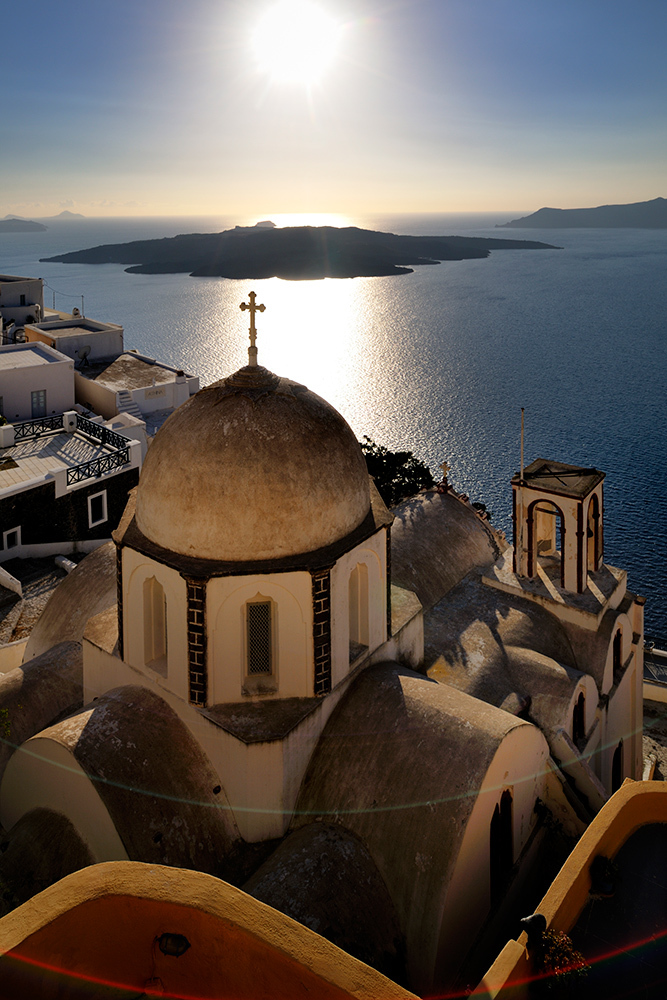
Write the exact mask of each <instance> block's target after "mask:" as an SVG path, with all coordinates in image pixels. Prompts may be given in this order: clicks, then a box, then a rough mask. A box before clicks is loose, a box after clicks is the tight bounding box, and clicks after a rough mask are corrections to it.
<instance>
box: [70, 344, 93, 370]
mask: <svg viewBox="0 0 667 1000" xmlns="http://www.w3.org/2000/svg"><path fill="white" fill-rule="evenodd" d="M91 350H92V348H91V346H90V344H87V345H86V346H85V347H80V348H79V350H78V351H75V352H74V353H75V354H76V356H77V357H78V358H79V360H80V361H81V368H83V366H84V365H87V364H88V363H89V362H88V355H89V354H90V352H91Z"/></svg>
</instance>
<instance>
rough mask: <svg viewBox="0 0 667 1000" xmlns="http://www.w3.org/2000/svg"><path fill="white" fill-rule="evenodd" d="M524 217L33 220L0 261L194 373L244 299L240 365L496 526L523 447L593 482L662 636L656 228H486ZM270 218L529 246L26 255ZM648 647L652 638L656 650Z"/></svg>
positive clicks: (232, 352)
mask: <svg viewBox="0 0 667 1000" xmlns="http://www.w3.org/2000/svg"><path fill="white" fill-rule="evenodd" d="M525 214H527V213H526V212H516V213H502V214H501V213H487V214H474V215H473V214H468V215H460V214H457V215H452V214H433V215H426V214H423V215H393V216H392V215H387V216H372V217H371V216H368V217H362V216H342V215H338V216H287V215H273V216H263V217H258V216H255V217H248V216H233V215H227V216H211V217H206V218H204V217H197V218H184V217H173V218H154V217H153V218H126V219H121V218H113V219H108V218H104V219H90V218H86V219H76V220H66V221H63V220H57V221H48V222H46V223H45V224H46V225H47V226H48V229H47V231H46V232H42V233H2V234H0V272H2V273H5V274H20V275H24V276H31V277H34V276H39V277H42V278H43V279H44V281H45V304H46V305H47V306H54V305H55V307H56V308H58V309H66V310H68V311H71V309H72V308H73V307H74V306H77V307H78V308H79V309H81V310H82V311H83V313H84V315H86V316H88V317H90V318H92V319H96V320H102V321H107V322H113V323H119V324H121V325H122V326H123V327H124V329H125V345H126V347H127V348H133V347H134V348H136V349H137V350H138V351H140V352H142V353H145V354H148V355H151V356H153V357H156V358H158V359H159V360H161V361H165V362H167V363H169V364H171V365H175V366H177V367H178V368H183V369H185V370H186V371H187V372H188V373H190V374H195V375H198V376H199V378H200V381H201V384H202V385H206V384H209V383H211V382H213V381H215V380H216V379H219V378H222V377H224V376H225V375H227V374H229V373H230V372H232V371H234V370H236V369H237V368H239V367H240V366H242V365H244V364H246V363H247V346H248V335H247V327H248V318H247V313H245V314H244V313H242V312H241V311H240V309H239V305H240V303H241V302H243V301H244V300H246V299H247V296H248V292H249V291H251V290H253V291H255V292H256V293H257V296H258V301H260V302H263V303H264V304H265V306H266V311H265V312H264V313H263V314H262V315H261V316H260V317H258V331H259V333H258V339H257V345H258V348H259V361H260V364H263V365H265V366H266V367H268V368H270V369H271V370H272V371H275V372H277V373H278V374H280V375H285V376H288V377H289V378H292V379H295V380H297V381H300V382H303V383H305V384H306V385H307V386H308V387H309V388H310V389H312V390H314V391H315V392H317V393H319V394H320V395H321V396H323V397H324V398H326V399H327V400H329V401H330V402H331V403H333V405H334V406H336V407H337V408H338V409H339V410H340V412H341V413H342V414H343V415H344V416H345V418H346V419H347V421H348V422H349V423H350V425H351V426H352V428H353V430H354V431H355V433H356V434H357V436H358V437H359V438H362V437H363V436H364V435H368V436H369V437H370V438H372V439H373V440H374V441H376V442H377V443H378V444H382V445H386V446H387V447H389V448H391V449H401V450H404V449H407V450H410V451H413V452H414V453H415V455H416V456H417V457H418V458H420V459H422V460H423V461H424V462H426V463H427V464H428V465H429V466H430V468H431V470H432V471H433V473H434V475H436V476H438V478H439V476H440V471H439V466H440V465H441V463H443V462H445V461H446V462H447V463H448V464H449V466H450V467H451V471H450V473H449V480H450V482H452V483H453V485H454V486H455V487H456V488H457V489H458V490H460V491H462V492H465V493H467V494H469V496H470V498H471V500H477V501H481V502H483V503H485V504H486V505H487V507H488V508H489V510H490V511H491V514H492V521H493V523H494V524H495V525H496V526H497V527H499V528H502V529H503V530H504V531H505V532H506V534H507V535H508V537H510V538H511V501H512V497H511V487H510V479H511V477H512V475H513V474H514V473H515V472H517V471H518V470H519V465H520V419H521V407H524V409H525V458H526V464H528V463H529V462H530V461H532V460H533V459H535V458H538V457H541V458H546V459H554V460H557V461H562V462H569V463H573V464H580V465H584V466H595V467H596V468H598V469H601V470H603V471H604V472H605V473H606V479H605V487H604V489H605V509H604V518H605V561H606V562H608V563H611V564H612V565H615V566H620V567H623V568H624V569H626V570H627V571H628V578H629V586H630V588H631V589H632V590H633V591H634V592H636V593H640V594H643V595H644V596H645V597H646V598H647V603H646V631H647V633H648V634H649V635H650V636H652V637H653V638H655V639H656V640H657V641H658V644H659V645H661V646H662V645H663V643H667V521H666V520H665V519H666V518H667V509H666V504H665V496H666V495H667V468H666V464H665V461H666V444H667V441H666V435H665V429H666V427H667V385H666V383H667V230H640V229H606V230H605V229H601V230H593V229H569V230H568V229H560V230H546V229H544V230H542V229H497V228H495V227H496V226H497V225H500V224H502V223H504V222H507V221H508V220H509V219H511V218H517V217H519V216H521V215H525ZM266 218H270V219H271V220H272V221H274V222H275V223H276V224H277V225H303V224H312V225H324V224H330V225H357V226H361V227H363V228H368V229H377V230H382V231H384V232H394V233H403V234H412V235H419V234H424V235H439V236H445V235H452V234H453V235H463V236H487V237H502V238H512V239H527V240H539V241H541V242H545V243H550V244H554V245H555V246H557V247H559V249H554V250H499V251H495V252H492V253H491V255H490V256H489V257H488V258H487V259H484V260H467V261H456V262H452V261H449V262H442V263H440V264H434V265H424V266H420V267H417V268H415V270H414V272H413V273H411V274H406V275H400V276H394V277H380V278H353V279H326V280H320V281H283V280H280V279H270V280H263V281H256V280H254V279H253V280H245V281H236V280H229V279H225V278H191V277H189V276H188V275H187V274H182V275H181V274H169V275H136V274H126V273H125V271H124V270H123V267H122V266H120V265H114V264H107V265H86V264H47V263H40V258H42V257H47V256H51V255H54V254H58V253H64V252H67V251H70V250H79V249H83V248H87V247H92V246H97V245H100V244H103V243H124V242H127V241H130V240H136V239H154V238H162V237H169V236H174V235H177V234H178V233H191V232H219V231H221V230H223V229H229V228H232V227H233V226H235V225H253V224H255V223H256V222H258V221H261V220H262V219H266ZM663 648H664V646H663Z"/></svg>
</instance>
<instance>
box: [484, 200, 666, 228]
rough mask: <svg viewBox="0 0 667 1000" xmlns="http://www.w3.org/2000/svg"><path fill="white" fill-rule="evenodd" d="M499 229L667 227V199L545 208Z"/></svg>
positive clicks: (507, 223)
mask: <svg viewBox="0 0 667 1000" xmlns="http://www.w3.org/2000/svg"><path fill="white" fill-rule="evenodd" d="M496 229H667V199H665V198H654V199H653V201H637V202H634V203H633V204H632V205H600V206H599V207H598V208H541V209H540V210H539V211H538V212H533V214H532V215H526V216H525V217H524V218H523V219H513V220H512V222H506V223H505V224H504V225H502V226H496Z"/></svg>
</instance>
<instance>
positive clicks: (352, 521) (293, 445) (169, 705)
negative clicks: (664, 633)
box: [0, 293, 643, 996]
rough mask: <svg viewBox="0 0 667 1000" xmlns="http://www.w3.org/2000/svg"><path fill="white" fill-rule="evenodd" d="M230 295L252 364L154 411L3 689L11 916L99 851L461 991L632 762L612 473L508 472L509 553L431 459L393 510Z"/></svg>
mask: <svg viewBox="0 0 667 1000" xmlns="http://www.w3.org/2000/svg"><path fill="white" fill-rule="evenodd" d="M244 307H245V308H247V309H248V310H249V312H250V317H251V322H250V340H251V344H250V348H249V363H248V365H247V366H245V367H243V368H241V369H240V370H239V371H237V372H235V373H234V374H232V375H230V376H228V377H227V378H225V379H222V380H221V381H219V382H217V383H215V384H213V385H210V386H208V387H206V388H204V389H201V390H200V391H199V392H197V393H196V394H195V395H193V396H192V397H191V398H190V399H188V400H187V401H186V402H185V403H184V404H183V405H182V406H180V407H179V408H178V409H177V410H176V411H175V412H174V413H173V415H172V416H171V417H169V419H168V420H167V421H166V423H165V424H164V425H163V427H162V428H161V429H160V430H159V431H158V433H157V434H156V436H155V439H154V441H153V443H152V444H151V446H150V448H149V450H148V453H147V456H146V459H145V462H144V465H143V468H142V471H141V474H140V478H139V484H138V486H137V487H136V489H135V490H133V491H132V494H131V495H130V499H129V502H128V505H127V508H126V510H125V513H124V515H123V518H122V520H121V523H120V525H119V527H118V529H117V530H116V531H115V532H114V535H113V541H112V542H108V543H106V544H105V545H103V546H102V547H100V548H98V549H96V550H95V551H94V552H93V553H91V555H89V556H88V557H86V559H85V560H84V561H83V562H82V563H81V564H80V566H79V567H78V568H77V569H76V570H75V571H74V572H73V573H72V574H71V576H69V577H68V578H67V579H66V580H64V581H63V583H62V584H61V585H60V586H59V587H58V589H57V590H56V591H55V593H54V595H53V597H52V598H51V601H50V602H49V604H48V605H47V608H46V610H45V611H44V613H43V615H42V618H41V619H40V621H39V622H38V623H37V625H36V627H35V629H34V630H33V633H32V635H31V638H30V640H29V643H28V646H27V648H26V652H25V656H24V662H23V664H22V666H21V667H19V668H17V669H16V670H14V671H11V672H9V673H6V674H5V675H3V676H2V677H0V713H1V720H2V724H3V726H4V735H5V741H4V742H3V744H2V751H1V752H0V823H1V824H2V827H3V828H4V830H5V831H6V835H5V839H4V842H3V844H2V851H3V852H4V853H2V854H1V855H0V879H2V881H3V884H6V885H9V886H13V887H14V888H13V890H12V891H13V893H14V897H13V898H14V903H16V902H18V903H22V902H24V900H25V899H27V898H29V897H30V896H31V895H33V894H34V893H35V892H37V891H39V890H40V889H43V888H45V887H46V886H47V885H50V884H52V883H54V882H56V881H57V880H58V879H60V878H62V877H63V876H65V875H67V874H69V873H70V872H73V871H76V870H79V869H83V868H85V867H86V866H90V865H96V864H99V863H101V862H108V861H121V862H127V861H130V862H145V863H149V864H152V865H165V866H172V867H174V868H180V869H191V870H193V871H195V872H204V873H209V874H211V875H215V876H217V877H218V878H220V879H223V880H225V881H227V882H229V883H231V884H232V885H234V886H237V887H239V888H241V889H243V891H244V892H245V893H247V894H248V895H249V896H251V897H254V898H255V899H256V900H260V901H261V902H263V903H266V904H268V905H269V906H271V907H273V908H274V909H275V910H278V911H281V912H282V913H285V914H287V915H288V916H289V917H292V918H294V919H295V920H297V921H298V922H299V923H300V924H303V925H305V926H306V927H308V928H310V929H311V930H314V931H316V932H317V933H318V934H320V935H322V936H323V937H325V938H328V939H329V940H330V941H332V942H333V943H334V944H336V945H338V946H339V947H341V948H343V949H344V950H345V951H347V952H349V953H350V954H351V955H353V956H355V957H356V958H359V959H361V960H362V961H363V962H365V963H367V964H368V965H370V966H372V967H374V968H376V969H378V970H379V971H380V972H382V973H384V974H385V975H386V976H388V977H389V978H391V979H393V980H395V981H396V982H399V983H401V984H402V985H404V986H406V987H407V988H409V989H410V990H412V991H414V992H415V993H417V994H418V995H420V996H429V995H434V994H437V993H442V992H443V991H445V990H452V989H463V988H465V986H466V984H468V983H473V984H474V982H476V981H477V980H478V979H479V977H480V975H481V973H483V972H484V970H485V967H486V966H485V965H484V962H485V960H486V959H487V958H488V959H492V958H493V957H494V955H495V953H496V952H497V950H498V949H497V947H496V945H497V942H498V940H499V939H500V940H501V944H502V941H503V940H506V939H507V937H508V936H509V934H510V933H511V932H512V931H513V928H508V927H507V921H508V920H510V919H511V918H513V916H514V915H515V910H516V907H517V906H520V905H523V901H524V900H526V899H529V898H531V897H530V891H531V885H533V884H535V885H537V882H538V880H539V873H540V872H541V871H542V870H543V868H544V866H545V865H546V864H548V863H549V859H551V861H552V862H553V859H554V858H555V857H560V856H562V855H564V853H566V852H567V850H568V849H569V846H570V845H571V844H572V843H573V842H574V840H575V839H576V838H578V837H579V836H580V835H581V834H582V832H583V831H584V830H585V829H586V827H587V825H588V824H589V823H590V821H591V820H592V819H593V817H594V816H595V815H596V813H597V812H598V810H599V809H600V808H601V807H602V805H603V804H604V802H605V801H606V800H607V798H608V796H609V795H610V794H611V793H612V792H613V791H614V790H615V789H616V788H618V787H619V786H620V784H621V783H622V781H623V779H624V778H625V777H637V776H641V768H642V757H641V736H642V686H641V685H642V648H643V599H642V598H641V597H638V596H635V595H633V594H631V593H630V592H629V591H628V590H627V586H626V574H625V572H624V571H623V570H620V569H617V568H615V567H613V566H611V565H608V564H607V563H605V561H604V531H603V529H604V525H603V521H604V502H603V481H604V473H602V472H600V471H599V470H597V469H592V468H584V467H580V466H575V465H571V464H566V463H564V462H561V461H547V460H544V459H537V460H535V461H533V462H532V463H530V464H529V465H527V466H526V467H525V468H524V467H523V462H522V468H521V470H520V472H518V473H517V474H516V475H515V476H514V478H513V479H512V482H511V490H512V503H513V521H514V538H513V544H512V545H509V544H508V542H507V541H506V540H505V538H504V536H503V535H502V533H501V532H498V531H496V530H495V529H494V528H493V527H492V525H491V524H490V522H489V521H488V519H486V518H485V517H484V516H483V515H480V513H479V512H478V511H477V510H476V509H475V508H474V507H473V506H472V505H471V504H470V503H469V502H468V501H467V498H465V497H463V496H461V495H459V494H458V493H456V491H454V490H453V489H452V488H451V487H450V486H449V485H448V483H447V479H446V476H445V478H444V479H443V482H442V483H441V484H439V486H438V487H437V488H435V489H432V490H425V491H422V492H421V493H420V494H419V495H418V496H416V497H414V498H411V499H409V500H407V501H405V502H403V503H402V504H400V505H399V506H398V507H397V508H396V509H394V510H391V511H390V510H387V508H386V507H385V505H384V503H383V502H382V500H381V498H380V496H379V494H378V493H377V490H376V489H375V486H374V484H373V482H372V480H369V477H368V474H367V470H366V465H365V461H364V458H363V455H362V452H361V448H360V446H359V444H358V442H357V440H356V438H355V436H354V434H353V432H352V430H351V429H350V427H349V426H348V424H347V423H346V421H345V420H344V418H343V417H342V416H341V415H340V414H339V413H338V412H337V411H336V410H335V409H334V408H333V407H332V406H330V405H329V404H328V403H327V402H326V401H325V400H323V399H321V398H320V397H319V396H317V395H316V394H315V393H313V392H311V391H310V390H308V389H307V388H306V387H305V386H304V385H300V384H299V383H297V382H294V381H291V380H290V379H289V378H285V377H280V376H278V375H275V374H273V373H272V372H270V371H268V370H267V369H265V368H264V367H262V366H261V365H259V364H258V355H257V346H256V343H255V339H256V329H255V315H256V312H258V311H261V310H262V306H259V305H258V304H257V303H256V300H255V295H254V293H251V295H250V302H249V303H248V304H246V303H244ZM559 850H560V852H561V853H560V854H559V853H558V851H559ZM17 872H20V873H21V876H20V878H19V877H18V876H17V875H16V873H17ZM553 874H554V873H553V871H551V870H550V871H549V878H548V880H550V878H551V876H552V875H553ZM544 887H545V886H544V885H543V884H540V885H539V887H538V888H536V889H535V900H537V899H539V895H540V891H541V889H543V888H544ZM520 915H525V914H520ZM1 925H2V920H0V927H1ZM503 927H505V930H506V932H507V933H506V934H505V938H504V939H502V930H503ZM494 948H495V951H494ZM480 963H481V964H480ZM487 964H488V963H487ZM475 977H476V978H475Z"/></svg>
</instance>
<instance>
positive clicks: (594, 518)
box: [512, 458, 604, 594]
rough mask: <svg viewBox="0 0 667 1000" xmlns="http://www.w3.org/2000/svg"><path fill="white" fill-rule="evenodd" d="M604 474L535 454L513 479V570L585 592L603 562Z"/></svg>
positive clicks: (571, 590) (520, 574) (516, 572)
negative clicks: (541, 571) (521, 471)
mask: <svg viewBox="0 0 667 1000" xmlns="http://www.w3.org/2000/svg"><path fill="white" fill-rule="evenodd" d="M603 480H604V472H600V471H599V470H598V469H587V468H584V467H583V466H580V465H566V464H565V463H564V462H550V461H547V460H546V459H543V458H537V459H535V461H534V462H532V463H531V464H530V465H529V466H528V467H527V468H526V469H525V470H524V472H523V476H521V474H520V473H517V474H516V475H515V476H514V477H513V479H512V499H513V506H512V518H513V522H514V566H513V569H514V572H515V574H516V575H517V576H518V577H527V578H528V579H532V578H533V577H535V576H536V575H537V574H538V569H541V570H543V571H544V572H546V574H547V576H550V577H551V578H552V579H553V581H554V583H556V584H557V585H558V586H560V587H561V589H563V590H566V591H569V592H570V593H574V594H583V593H584V591H585V590H586V588H587V586H588V574H589V573H594V572H596V571H597V570H598V569H600V567H601V566H602V557H603V527H602V516H603V504H602V483H603Z"/></svg>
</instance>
